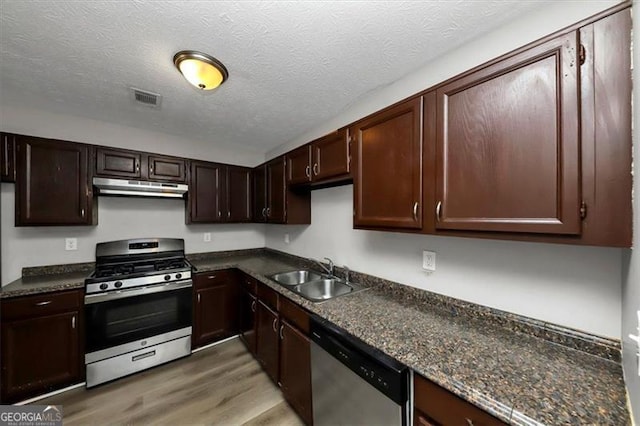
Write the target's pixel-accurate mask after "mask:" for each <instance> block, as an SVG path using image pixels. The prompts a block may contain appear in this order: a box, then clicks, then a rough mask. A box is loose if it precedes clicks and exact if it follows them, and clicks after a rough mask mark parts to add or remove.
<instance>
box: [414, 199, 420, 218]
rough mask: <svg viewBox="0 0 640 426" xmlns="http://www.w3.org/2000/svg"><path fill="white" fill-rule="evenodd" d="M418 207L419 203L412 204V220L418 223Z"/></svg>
mask: <svg viewBox="0 0 640 426" xmlns="http://www.w3.org/2000/svg"><path fill="white" fill-rule="evenodd" d="M418 205H419V203H418V202H417V201H416V202H415V203H413V220H415V221H416V222H417V221H418Z"/></svg>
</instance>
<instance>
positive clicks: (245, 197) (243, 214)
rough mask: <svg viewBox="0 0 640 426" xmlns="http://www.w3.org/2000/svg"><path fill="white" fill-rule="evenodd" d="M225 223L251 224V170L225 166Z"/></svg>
mask: <svg viewBox="0 0 640 426" xmlns="http://www.w3.org/2000/svg"><path fill="white" fill-rule="evenodd" d="M226 181H227V188H226V193H227V194H226V196H227V197H226V198H227V200H226V201H227V202H226V204H227V222H251V215H252V206H251V199H252V196H251V186H252V185H251V169H249V168H247V167H239V166H227V179H226Z"/></svg>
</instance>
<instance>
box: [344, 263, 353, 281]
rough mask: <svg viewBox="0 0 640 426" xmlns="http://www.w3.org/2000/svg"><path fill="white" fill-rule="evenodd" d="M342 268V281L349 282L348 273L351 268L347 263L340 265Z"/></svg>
mask: <svg viewBox="0 0 640 426" xmlns="http://www.w3.org/2000/svg"><path fill="white" fill-rule="evenodd" d="M342 269H344V282H345V283H347V284H349V273H350V272H351V270H350V269H349V267H348V266H347V265H342Z"/></svg>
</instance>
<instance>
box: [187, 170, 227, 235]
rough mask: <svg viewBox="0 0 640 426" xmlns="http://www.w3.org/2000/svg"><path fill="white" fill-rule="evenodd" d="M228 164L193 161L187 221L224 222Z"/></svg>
mask: <svg viewBox="0 0 640 426" xmlns="http://www.w3.org/2000/svg"><path fill="white" fill-rule="evenodd" d="M225 175H226V166H225V165H223V164H217V163H208V162H204V161H191V176H190V181H191V182H190V184H189V193H188V201H187V223H215V222H222V221H223V216H222V213H223V211H224V212H225V215H226V206H225V204H226V203H225V192H226V191H225V185H226V182H225V177H226V176H225Z"/></svg>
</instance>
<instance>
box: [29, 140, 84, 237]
mask: <svg viewBox="0 0 640 426" xmlns="http://www.w3.org/2000/svg"><path fill="white" fill-rule="evenodd" d="M16 145H17V154H16V159H17V179H16V226H33V225H91V224H93V223H94V221H95V218H94V216H93V193H92V188H91V185H90V183H89V173H88V170H87V169H88V163H89V161H88V158H89V147H88V146H87V145H83V144H77V143H73V142H63V141H56V140H50V139H42V138H35V137H29V136H20V137H18V140H17V144H16Z"/></svg>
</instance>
